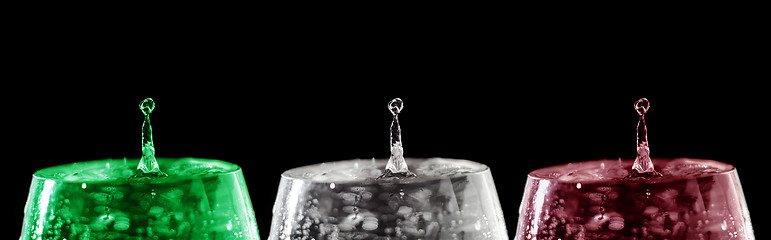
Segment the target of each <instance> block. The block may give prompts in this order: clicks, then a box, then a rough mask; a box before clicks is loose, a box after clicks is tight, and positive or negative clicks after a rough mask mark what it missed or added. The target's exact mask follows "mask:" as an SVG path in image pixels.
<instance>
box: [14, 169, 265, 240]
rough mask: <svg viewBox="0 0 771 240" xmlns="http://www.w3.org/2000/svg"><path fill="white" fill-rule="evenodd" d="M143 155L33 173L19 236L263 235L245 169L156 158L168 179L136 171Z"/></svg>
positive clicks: (147, 236)
mask: <svg viewBox="0 0 771 240" xmlns="http://www.w3.org/2000/svg"><path fill="white" fill-rule="evenodd" d="M139 162H140V159H107V160H97V161H86V162H77V163H71V164H65V165H59V166H54V167H49V168H45V169H42V170H39V171H37V172H35V173H34V175H33V179H32V185H31V187H30V192H29V197H28V199H27V204H26V207H25V217H24V225H23V227H22V232H21V237H20V238H21V239H70V240H72V239H259V236H258V232H257V222H256V220H255V217H254V211H253V209H252V204H251V201H250V198H249V192H248V191H247V189H246V184H245V182H244V175H243V172H242V171H241V168H240V167H239V166H238V165H236V164H232V163H228V162H224V161H220V160H211V159H198V158H179V159H175V158H157V159H156V162H157V164H158V166H159V168H160V169H163V171H164V173H165V174H164V176H162V177H156V176H153V177H136V171H137V165H138V164H139Z"/></svg>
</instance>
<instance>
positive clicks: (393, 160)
mask: <svg viewBox="0 0 771 240" xmlns="http://www.w3.org/2000/svg"><path fill="white" fill-rule="evenodd" d="M402 108H404V103H403V102H402V100H401V99H400V98H394V99H393V100H391V101H390V102H388V110H390V111H391V114H393V115H394V120H393V121H392V122H391V157H390V158H389V159H388V163H387V164H386V170H385V173H384V174H383V175H382V176H380V177H378V179H380V178H386V177H413V176H415V174H414V173H412V172H410V170H409V169H408V168H407V161H405V160H404V149H403V148H402V129H401V127H400V126H399V113H400V112H401V111H402Z"/></svg>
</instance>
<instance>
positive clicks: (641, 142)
mask: <svg viewBox="0 0 771 240" xmlns="http://www.w3.org/2000/svg"><path fill="white" fill-rule="evenodd" d="M649 108H650V102H649V101H648V99H646V98H641V99H640V100H637V102H635V103H634V109H635V110H636V111H637V114H639V115H640V120H639V121H638V122H637V158H635V160H634V164H633V165H632V169H633V171H632V173H631V174H629V175H628V176H627V178H632V177H660V176H661V173H658V172H656V169H654V168H653V161H651V158H650V148H649V147H648V127H647V126H646V125H645V113H646V112H648V109H649Z"/></svg>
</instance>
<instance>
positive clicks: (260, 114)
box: [6, 79, 767, 237]
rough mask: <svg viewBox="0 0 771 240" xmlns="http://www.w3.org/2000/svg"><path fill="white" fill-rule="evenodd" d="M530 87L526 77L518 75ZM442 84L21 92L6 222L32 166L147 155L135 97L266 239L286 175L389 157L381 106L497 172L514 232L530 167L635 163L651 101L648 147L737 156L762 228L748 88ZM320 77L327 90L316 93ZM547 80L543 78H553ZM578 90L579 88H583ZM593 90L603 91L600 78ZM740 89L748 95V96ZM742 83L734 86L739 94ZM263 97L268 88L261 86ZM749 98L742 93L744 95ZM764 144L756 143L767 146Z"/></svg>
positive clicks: (409, 149)
mask: <svg viewBox="0 0 771 240" xmlns="http://www.w3.org/2000/svg"><path fill="white" fill-rule="evenodd" d="M524 81H526V80H525V79H523V81H522V82H524ZM472 82H475V81H474V80H473V79H464V80H463V81H460V82H459V83H460V84H457V83H456V84H449V83H447V84H443V83H439V84H437V85H433V86H429V87H426V88H422V87H419V88H413V87H412V86H411V85H412V84H414V83H412V82H410V81H405V80H398V79H393V80H391V81H383V82H379V83H378V84H376V85H375V86H373V88H378V89H377V90H368V89H355V88H354V89H343V88H342V87H340V86H341V85H336V86H327V85H326V84H315V85H314V86H316V87H319V89H313V88H310V89H309V88H305V87H301V86H302V85H304V83H292V84H286V85H279V86H277V87H270V88H265V87H263V86H262V85H260V84H259V83H255V82H253V83H251V84H236V85H227V86H220V87H216V88H199V89H196V90H178V91H174V90H169V91H163V92H158V93H152V94H139V95H131V94H114V93H113V92H112V91H110V90H107V91H105V92H102V93H94V92H92V91H85V92H77V93H72V92H70V91H65V92H60V93H47V94H42V95H35V93H34V92H32V93H30V94H31V95H28V96H22V97H17V98H15V99H14V101H15V102H16V103H18V104H17V105H16V107H17V109H22V111H15V113H16V114H13V115H11V116H9V118H10V120H11V121H13V122H14V123H13V124H11V125H7V130H10V131H6V133H9V132H10V134H9V135H6V137H7V138H8V139H13V140H14V141H11V142H10V145H6V149H7V150H6V152H11V153H12V156H15V158H11V159H6V161H14V162H16V164H15V165H14V166H16V167H14V168H13V169H10V168H6V171H12V172H14V173H16V174H17V176H18V177H17V178H16V179H14V180H13V181H14V182H15V183H13V184H11V187H12V189H13V191H11V192H10V193H9V195H8V196H9V197H11V198H12V200H13V202H12V206H13V208H12V209H13V211H12V212H11V214H12V217H13V218H15V219H19V220H21V219H22V218H23V206H24V203H25V200H26V193H27V190H28V186H29V185H28V183H29V181H30V180H31V174H32V173H33V172H34V171H35V170H37V169H40V168H43V167H48V166H53V165H57V164H63V163H70V162H76V161H83V160H95V159H104V158H123V157H127V158H137V157H139V156H140V126H141V124H142V117H141V116H142V115H141V112H140V111H139V109H138V107H137V104H138V103H139V101H141V100H142V99H143V98H145V97H153V99H154V100H155V101H156V104H157V105H156V109H155V112H153V114H152V116H151V121H152V125H153V129H154V136H153V137H154V140H155V146H156V150H157V156H161V157H200V158H214V159H221V160H225V161H229V162H233V163H236V164H238V165H240V166H241V167H242V168H243V171H244V174H245V179H246V181H247V186H248V188H249V191H250V195H251V199H252V204H253V206H254V210H255V213H256V216H257V220H258V226H259V229H260V230H261V231H262V234H263V237H266V236H267V233H268V231H269V227H270V218H271V208H272V206H273V203H274V200H275V196H276V190H277V188H278V183H279V180H280V174H281V172H283V171H285V170H287V169H290V168H293V167H298V166H303V165H308V164H313V163H321V162H327V161H335V160H346V159H353V158H365V159H369V158H373V157H375V158H387V157H388V154H389V148H388V146H389V145H388V143H389V132H388V127H389V124H390V121H391V115H390V112H388V110H387V108H386V103H388V101H389V100H391V99H392V98H393V97H400V98H402V99H403V100H404V110H403V112H402V114H401V115H400V121H401V123H402V131H403V141H404V147H405V154H406V155H407V156H409V157H450V158H462V159H470V160H474V161H477V162H481V163H484V164H486V165H488V166H490V168H491V169H492V173H493V177H494V179H495V181H496V184H497V189H498V193H499V197H500V201H501V204H502V207H503V210H504V214H505V218H506V220H507V225H508V228H509V232H510V235H511V237H513V234H514V231H515V229H516V222H517V218H518V213H517V209H518V207H519V205H520V200H521V199H520V198H521V194H522V192H523V190H524V184H525V180H526V175H527V173H528V172H530V171H532V170H535V169H537V168H541V167H546V166H549V165H554V164H560V163H568V162H573V161H584V160H593V159H602V158H610V159H616V158H625V159H626V158H634V156H635V153H636V152H635V126H636V124H637V119H638V116H637V113H636V112H635V111H634V109H633V103H634V102H635V101H636V100H637V99H638V98H640V97H647V98H648V99H649V100H650V102H651V109H650V111H649V113H648V114H647V115H646V116H647V117H646V120H647V123H648V129H649V140H650V146H651V155H652V156H654V157H667V158H670V157H692V158H705V159H716V160H720V161H723V162H727V163H731V164H733V165H734V166H736V167H737V168H738V170H739V173H740V176H741V179H742V184H743V187H744V193H745V196H746V198H747V203H748V205H749V209H750V212H751V213H753V216H756V217H755V218H754V222H753V223H754V225H755V226H756V227H757V226H763V224H764V219H763V218H762V216H763V215H762V214H759V213H761V211H766V210H767V208H766V207H765V206H764V205H763V202H762V201H761V200H762V198H763V197H764V195H762V194H764V192H762V191H763V190H762V189H764V184H762V182H767V181H766V180H764V179H765V176H764V175H763V174H764V173H765V172H766V171H765V170H764V169H763V166H764V165H763V162H762V161H764V158H765V157H764V151H765V149H767V148H766V146H765V143H764V142H763V141H762V137H763V136H764V135H765V134H766V132H767V131H766V130H765V129H764V124H765V122H766V121H765V120H764V118H763V117H762V116H761V114H763V113H764V111H763V110H764V109H763V100H764V99H763V98H762V97H761V95H757V94H758V92H755V91H751V90H750V89H751V88H753V87H760V86H746V87H745V86H743V87H742V88H740V89H722V88H721V89H717V88H715V89H708V90H698V88H694V89H692V90H688V89H687V88H686V89H685V90H677V91H672V92H669V91H660V90H662V89H661V87H657V89H656V91H652V90H650V91H649V90H647V88H649V87H651V86H647V85H646V84H645V83H640V88H638V89H631V88H627V87H624V88H602V89H599V87H598V89H593V88H591V87H588V88H579V87H583V86H590V85H591V84H589V83H583V82H579V83H575V82H574V83H572V84H571V83H568V85H570V86H573V87H575V88H569V87H565V88H561V87H560V85H563V84H566V83H560V82H556V81H555V82H549V83H541V84H535V85H519V84H516V83H514V84H511V85H504V84H491V85H483V84H471V83H472ZM321 85H324V87H328V88H326V89H321V87H322V86H321ZM547 85H548V86H547ZM579 85H580V86H579ZM594 86H599V85H594ZM744 90H747V91H746V92H745V91H744ZM733 91H737V92H733ZM263 93H269V94H263ZM739 93H746V94H739ZM759 139H761V141H759Z"/></svg>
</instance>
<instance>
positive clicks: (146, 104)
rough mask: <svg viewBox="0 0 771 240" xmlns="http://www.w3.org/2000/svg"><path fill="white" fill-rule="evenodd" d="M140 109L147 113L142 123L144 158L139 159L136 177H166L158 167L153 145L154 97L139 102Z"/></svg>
mask: <svg viewBox="0 0 771 240" xmlns="http://www.w3.org/2000/svg"><path fill="white" fill-rule="evenodd" d="M139 110H141V111H142V113H143V114H144V115H145V121H144V122H143V123H142V159H141V160H139V165H138V166H137V171H136V172H135V173H134V176H131V178H132V179H134V178H146V177H165V176H168V175H167V174H166V173H164V172H162V171H161V169H160V168H159V167H158V161H157V160H155V146H154V145H153V127H152V126H151V125H150V113H152V112H153V110H155V101H153V99H152V98H146V99H145V100H142V102H140V103H139Z"/></svg>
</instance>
